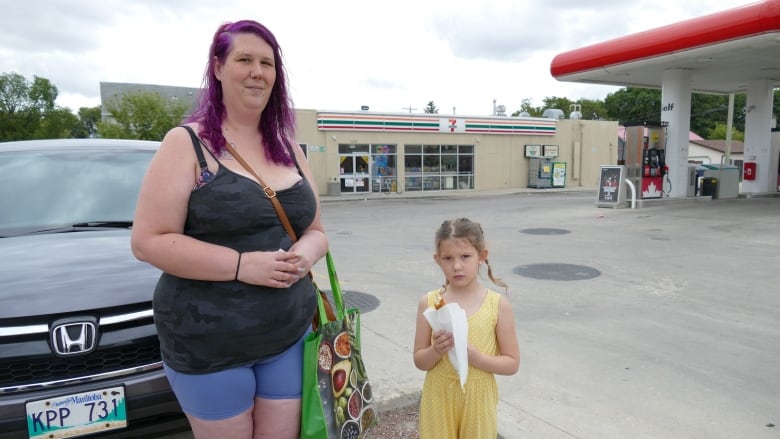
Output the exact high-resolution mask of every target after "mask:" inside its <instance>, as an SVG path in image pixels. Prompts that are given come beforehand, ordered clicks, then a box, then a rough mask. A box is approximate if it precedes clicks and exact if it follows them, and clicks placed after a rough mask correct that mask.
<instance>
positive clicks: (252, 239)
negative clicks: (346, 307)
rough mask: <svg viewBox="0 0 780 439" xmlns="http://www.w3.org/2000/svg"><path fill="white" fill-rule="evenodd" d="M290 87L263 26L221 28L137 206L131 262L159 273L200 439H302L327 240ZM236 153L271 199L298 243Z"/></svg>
mask: <svg viewBox="0 0 780 439" xmlns="http://www.w3.org/2000/svg"><path fill="white" fill-rule="evenodd" d="M287 87H288V85H287V79H286V75H285V69H284V65H283V64H282V56H281V49H280V47H279V44H278V43H277V41H276V38H275V37H274V35H273V34H272V33H271V32H270V31H269V30H268V29H267V28H266V27H265V26H263V25H261V24H260V23H257V22H255V21H250V20H243V21H237V22H235V23H226V24H223V25H221V26H220V27H219V28H218V29H217V31H216V33H215V34H214V38H213V40H212V43H211V48H210V50H209V58H208V64H207V67H206V73H205V76H204V88H203V93H202V96H201V98H200V101H199V103H198V106H197V108H196V109H195V111H194V112H193V114H192V116H190V117H189V118H188V119H187V120H186V121H185V123H184V124H183V125H182V126H181V127H176V128H174V129H172V130H170V132H168V134H167V135H166V136H165V139H163V141H162V144H161V145H160V149H159V151H158V152H157V154H156V155H155V157H154V159H153V160H152V162H151V164H150V166H149V169H148V171H147V174H146V176H145V177H144V182H143V185H142V187H141V192H140V194H139V199H138V207H137V210H136V215H135V221H134V225H133V232H132V242H131V243H132V250H133V253H134V254H135V256H136V257H137V258H138V259H139V260H141V261H145V262H148V263H150V264H152V265H154V266H156V267H158V268H159V269H160V270H162V272H163V273H162V274H161V276H160V279H159V281H158V283H157V287H156V289H155V292H154V319H155V324H156V325H157V331H158V335H159V338H160V350H161V353H162V358H163V363H164V368H165V371H166V374H167V376H168V380H169V381H170V383H171V386H172V388H173V390H174V393H175V394H176V397H177V399H178V400H179V403H180V404H181V406H182V409H183V410H184V412H185V414H186V415H187V418H188V419H189V421H190V425H191V427H192V431H193V433H194V435H195V437H196V438H199V439H200V438H217V437H219V438H220V439H227V438H246V439H249V438H261V437H263V438H265V437H272V438H297V437H298V432H299V428H300V413H301V376H302V366H303V365H302V363H303V355H302V350H303V345H302V342H303V338H304V337H305V336H306V334H307V333H308V332H309V331H310V328H311V322H312V318H313V316H314V312H315V309H316V307H317V299H316V296H315V290H314V288H313V285H312V282H311V279H310V278H309V276H307V273H308V272H309V270H310V269H311V267H312V266H313V265H314V264H315V263H316V262H317V261H318V260H319V259H320V258H322V257H323V256H324V255H325V252H326V250H327V247H328V241H327V237H326V236H325V232H324V227H323V225H322V222H321V220H320V209H319V199H318V196H317V192H316V190H315V189H314V182H313V178H312V173H311V170H310V169H309V166H308V163H307V161H306V158H305V155H304V153H303V151H302V149H301V147H300V146H299V145H298V144H296V143H295V141H294V134H295V133H294V123H295V121H294V114H295V113H294V111H293V108H292V103H291V99H290V96H289V93H288V88H287ZM227 145H230V146H231V147H232V148H229V147H228V146H227ZM231 151H234V152H235V154H236V155H240V156H241V157H243V159H244V160H245V161H246V162H247V164H248V165H249V166H250V167H251V168H253V169H254V170H255V171H256V172H257V174H259V175H260V176H261V178H262V180H263V181H264V182H265V184H266V185H268V186H269V187H270V188H271V191H269V192H275V196H276V197H277V198H278V200H279V201H280V202H281V204H282V206H283V207H284V210H285V211H286V213H287V216H288V217H289V219H290V222H291V224H292V226H293V229H294V230H295V232H296V234H297V235H298V237H299V240H298V241H297V242H295V243H293V241H292V240H291V238H290V236H289V235H288V234H287V233H286V231H285V229H284V228H283V226H282V224H281V222H280V220H279V218H278V216H277V215H276V213H275V211H274V208H273V206H272V204H271V201H270V198H269V195H268V194H267V193H266V190H264V188H263V187H261V185H260V183H259V182H258V180H257V179H256V178H255V177H253V176H252V173H251V172H250V171H249V170H247V169H245V168H244V167H243V166H242V165H241V164H240V163H239V161H237V160H236V158H235V157H234V156H233V155H232V154H231Z"/></svg>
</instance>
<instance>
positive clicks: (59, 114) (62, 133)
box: [31, 107, 79, 139]
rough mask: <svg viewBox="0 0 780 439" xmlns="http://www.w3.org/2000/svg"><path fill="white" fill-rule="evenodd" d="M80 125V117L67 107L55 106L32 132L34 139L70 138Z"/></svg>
mask: <svg viewBox="0 0 780 439" xmlns="http://www.w3.org/2000/svg"><path fill="white" fill-rule="evenodd" d="M78 126H79V118H78V117H76V115H75V114H73V113H71V112H70V110H69V109H67V108H60V107H57V108H54V109H52V110H50V111H47V112H46V113H45V114H44V117H42V118H41V119H40V121H39V122H38V124H37V126H36V127H35V130H34V131H33V134H32V137H31V138H32V139H69V138H71V137H73V131H74V129H75V128H76V127H78Z"/></svg>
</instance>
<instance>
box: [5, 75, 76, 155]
mask: <svg viewBox="0 0 780 439" xmlns="http://www.w3.org/2000/svg"><path fill="white" fill-rule="evenodd" d="M57 94H58V91H57V87H55V86H54V85H53V84H52V83H51V81H49V80H48V79H46V78H41V77H39V76H34V77H33V81H32V82H29V81H27V79H25V77H24V76H22V75H20V74H18V73H4V74H2V75H0V141H9V140H26V139H44V138H62V137H71V136H72V132H73V129H74V128H75V126H76V125H78V122H79V121H78V118H77V117H76V116H75V115H73V114H72V113H71V112H70V110H68V109H67V108H61V107H58V106H57V105H56V104H55V101H56V100H57Z"/></svg>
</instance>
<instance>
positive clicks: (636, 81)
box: [550, 0, 780, 93]
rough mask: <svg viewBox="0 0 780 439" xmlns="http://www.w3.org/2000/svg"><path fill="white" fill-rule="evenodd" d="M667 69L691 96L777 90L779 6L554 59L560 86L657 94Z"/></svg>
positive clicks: (760, 5)
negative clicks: (757, 87) (752, 86)
mask: <svg viewBox="0 0 780 439" xmlns="http://www.w3.org/2000/svg"><path fill="white" fill-rule="evenodd" d="M668 69H688V70H690V71H691V89H692V91H694V92H705V93H706V92H712V93H741V92H745V91H746V90H747V85H748V82H749V81H754V80H767V81H769V82H770V84H772V85H773V87H775V88H777V87H780V0H764V1H761V2H757V3H752V4H749V5H746V6H742V7H739V8H734V9H729V10H726V11H722V12H717V13H714V14H710V15H705V16H702V17H698V18H694V19H690V20H686V21H681V22H678V23H675V24H671V25H668V26H663V27H659V28H656V29H651V30H648V31H644V32H639V33H636V34H632V35H628V36H625V37H621V38H616V39H613V40H609V41H606V42H602V43H598V44H594V45H590V46H586V47H583V48H580V49H576V50H572V51H569V52H564V53H561V54H559V55H558V56H556V57H555V58H554V59H553V61H552V63H551V65H550V73H551V74H552V76H553V77H554V78H556V79H558V80H560V81H567V82H583V83H592V84H604V85H618V86H630V87H645V88H660V87H661V83H662V73H663V71H664V70H668Z"/></svg>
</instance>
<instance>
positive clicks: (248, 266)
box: [238, 250, 307, 288]
mask: <svg viewBox="0 0 780 439" xmlns="http://www.w3.org/2000/svg"><path fill="white" fill-rule="evenodd" d="M303 264H305V260H304V258H303V257H302V256H301V255H298V254H295V253H292V252H286V251H283V250H278V251H273V252H259V251H258V252H246V253H242V255H241V266H240V267H239V268H238V280H240V281H241V282H245V283H248V284H253V285H264V286H267V287H271V288H289V287H290V285H292V284H294V283H295V282H297V281H298V280H299V279H300V278H301V277H302V276H303V275H305V274H306V273H307V271H303V270H304V269H303Z"/></svg>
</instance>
